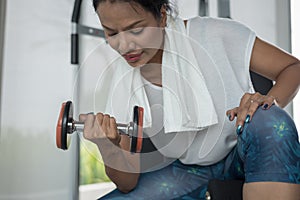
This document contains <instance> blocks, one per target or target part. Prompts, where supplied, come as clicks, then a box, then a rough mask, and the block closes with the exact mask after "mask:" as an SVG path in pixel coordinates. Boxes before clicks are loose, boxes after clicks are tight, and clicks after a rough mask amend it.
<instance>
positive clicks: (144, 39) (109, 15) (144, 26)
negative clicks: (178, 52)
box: [97, 1, 166, 67]
mask: <svg viewBox="0 0 300 200" xmlns="http://www.w3.org/2000/svg"><path fill="white" fill-rule="evenodd" d="M97 13H98V16H99V18H100V21H101V24H102V26H103V29H104V33H105V37H106V39H107V41H108V43H109V44H110V46H111V47H112V48H113V49H115V50H116V51H118V52H119V53H120V54H121V55H122V56H123V57H124V58H125V59H126V61H127V62H128V63H129V64H130V65H131V66H132V67H138V66H143V65H145V64H147V63H158V64H160V63H161V57H162V47H163V36H164V32H163V28H164V27H165V24H166V12H165V10H163V9H162V11H161V14H162V17H161V18H160V19H157V18H155V17H154V15H153V14H152V13H151V12H149V11H146V10H145V9H144V8H143V7H142V6H140V5H139V4H137V3H128V2H122V1H116V2H114V3H110V2H109V1H105V2H102V3H100V4H99V6H98V8H97Z"/></svg>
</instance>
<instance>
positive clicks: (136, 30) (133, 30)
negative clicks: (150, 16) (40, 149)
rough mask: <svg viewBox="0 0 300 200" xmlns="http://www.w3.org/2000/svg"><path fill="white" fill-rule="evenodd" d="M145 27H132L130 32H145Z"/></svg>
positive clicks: (135, 33)
mask: <svg viewBox="0 0 300 200" xmlns="http://www.w3.org/2000/svg"><path fill="white" fill-rule="evenodd" d="M143 30H144V28H143V27H141V28H134V29H131V30H130V33H132V34H134V35H138V34H141V33H142V32H143Z"/></svg>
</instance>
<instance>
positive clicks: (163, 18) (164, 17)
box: [160, 5, 167, 27]
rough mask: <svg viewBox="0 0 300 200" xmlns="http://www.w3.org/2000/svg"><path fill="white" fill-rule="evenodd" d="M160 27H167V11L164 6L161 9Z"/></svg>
mask: <svg viewBox="0 0 300 200" xmlns="http://www.w3.org/2000/svg"><path fill="white" fill-rule="evenodd" d="M160 26H161V27H166V26H167V9H166V6H165V5H162V7H161V9H160Z"/></svg>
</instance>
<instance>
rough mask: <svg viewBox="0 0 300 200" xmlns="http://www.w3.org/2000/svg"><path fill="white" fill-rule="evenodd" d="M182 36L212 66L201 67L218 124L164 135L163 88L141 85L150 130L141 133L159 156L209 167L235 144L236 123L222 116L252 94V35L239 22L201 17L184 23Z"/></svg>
mask: <svg viewBox="0 0 300 200" xmlns="http://www.w3.org/2000/svg"><path fill="white" fill-rule="evenodd" d="M187 33H188V35H189V36H190V37H192V38H193V39H194V40H195V41H196V42H195V43H196V45H195V46H196V47H195V48H197V45H198V43H199V44H200V45H201V46H202V47H203V48H205V50H206V51H207V53H208V54H209V55H210V58H211V59H212V60H213V62H214V63H215V65H216V66H217V68H214V69H209V68H205V67H203V68H201V72H202V74H203V76H204V78H205V80H206V84H207V88H208V91H209V92H210V95H211V97H212V100H213V102H214V106H215V109H216V112H217V116H218V123H217V124H215V125H212V126H210V127H208V128H206V129H204V130H200V131H197V132H194V131H191V132H190V133H187V132H184V133H180V132H179V133H178V132H174V133H171V134H165V133H164V130H163V98H162V89H161V88H159V87H158V86H155V85H151V83H149V82H147V81H146V82H145V90H146V93H147V96H148V100H149V104H150V107H151V114H152V128H151V129H145V132H146V133H147V134H148V135H149V136H150V138H151V140H152V142H153V143H154V145H155V146H156V147H157V148H158V149H159V151H160V152H161V153H162V154H163V155H164V156H166V157H173V158H176V157H178V158H180V160H181V161H182V162H183V163H185V164H199V165H209V164H213V163H216V162H218V161H219V160H221V159H222V158H224V157H225V156H226V155H227V154H228V153H229V152H230V150H231V149H232V148H233V147H234V145H235V144H236V133H235V122H230V121H229V120H228V119H227V116H226V113H225V112H226V110H228V109H230V108H233V107H236V106H238V105H239V101H240V98H241V97H242V95H243V94H244V93H245V92H253V91H254V89H253V86H252V83H251V80H250V75H249V64H250V57H251V52H252V48H253V44H254V41H255V37H256V36H255V33H254V32H253V31H251V30H250V29H249V28H247V27H245V26H244V25H242V24H240V23H238V22H234V21H231V20H228V19H213V18H203V17H196V18H193V19H191V20H188V23H187ZM198 62H199V63H201V60H198ZM165 103H167V102H165ZM199 114H201V113H199Z"/></svg>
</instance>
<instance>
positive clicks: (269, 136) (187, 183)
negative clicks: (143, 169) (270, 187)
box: [101, 106, 300, 200]
mask: <svg viewBox="0 0 300 200" xmlns="http://www.w3.org/2000/svg"><path fill="white" fill-rule="evenodd" d="M210 179H221V180H224V179H244V180H245V182H247V183H249V182H259V181H275V182H286V183H297V184H300V144H299V140H298V133H297V130H296V127H295V125H294V123H293V121H292V119H291V118H290V117H289V115H288V114H287V113H286V112H285V111H284V110H282V109H280V108H278V107H277V106H272V107H271V108H270V109H269V110H262V109H261V108H259V109H258V110H257V111H256V113H255V114H254V116H253V118H252V121H251V122H250V123H248V124H245V127H244V130H243V133H242V134H241V135H240V136H239V137H238V142H237V145H236V147H235V148H234V149H233V150H232V151H231V152H230V153H229V155H228V156H227V157H226V158H225V159H223V160H222V161H220V162H218V163H216V164H214V165H210V166H198V165H184V164H182V163H181V162H180V161H178V160H177V161H175V162H173V163H172V164H170V165H169V166H167V167H165V168H163V169H160V170H157V171H153V172H148V173H143V174H141V176H140V180H139V183H138V186H137V187H136V189H135V190H133V191H132V192H130V193H128V194H123V193H121V192H120V191H118V190H114V191H113V192H111V193H109V194H107V195H106V196H104V197H103V198H101V200H103V199H104V200H105V199H110V200H113V199H115V200H122V199H124V200H125V199H130V200H131V199H135V200H139V199H141V200H144V199H145V200H151V199H153V200H160V199H161V200H168V199H186V200H191V199H205V192H206V189H207V183H208V180H210Z"/></svg>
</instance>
